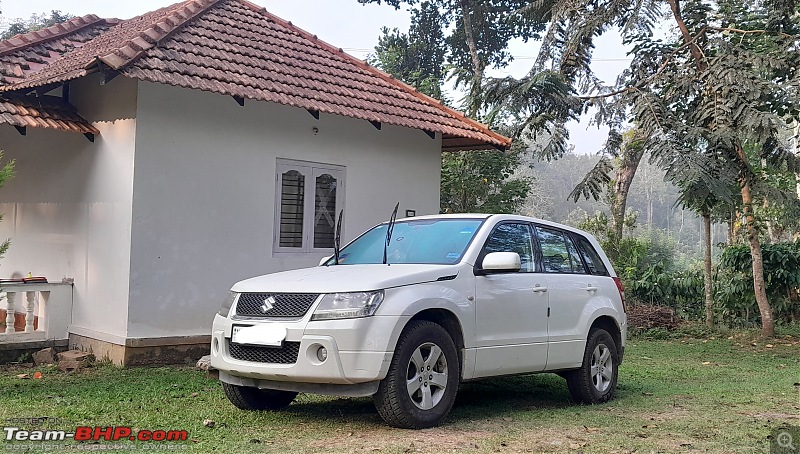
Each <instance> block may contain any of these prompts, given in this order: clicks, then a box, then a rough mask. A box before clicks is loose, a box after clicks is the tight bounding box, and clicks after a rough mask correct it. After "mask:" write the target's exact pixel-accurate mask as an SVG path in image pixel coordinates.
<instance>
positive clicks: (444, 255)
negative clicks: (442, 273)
mask: <svg viewBox="0 0 800 454" xmlns="http://www.w3.org/2000/svg"><path fill="white" fill-rule="evenodd" d="M481 223H483V220H482V219H420V220H410V221H399V222H397V223H396V224H395V225H394V231H393V232H392V240H391V242H390V243H389V248H388V250H387V257H388V259H387V261H388V263H390V264H394V263H415V264H439V265H451V264H453V263H458V262H459V261H460V260H461V256H462V255H463V254H464V251H466V249H467V246H469V243H470V241H472V238H473V237H474V236H475V232H477V231H478V229H479V228H480V226H481ZM387 228H388V225H387V224H381V225H378V226H376V227H373V228H372V229H371V230H369V231H367V232H366V233H365V234H363V235H361V236H360V237H358V238H356V240H355V241H353V242H352V243H350V244H348V245H347V246H345V247H344V248H343V249H342V251H341V253H340V254H339V264H340V265H362V264H370V263H383V245H384V243H385V242H386V229H387ZM331 264H333V260H329V261H328V262H326V265H331Z"/></svg>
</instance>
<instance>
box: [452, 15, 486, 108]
mask: <svg viewBox="0 0 800 454" xmlns="http://www.w3.org/2000/svg"><path fill="white" fill-rule="evenodd" d="M459 5H460V6H461V16H462V17H463V19H464V36H465V37H466V39H467V48H468V49H469V57H470V59H471V60H472V86H471V87H470V93H469V94H470V96H469V99H470V102H469V105H468V109H467V116H468V117H472V118H475V117H477V115H478V106H479V103H478V98H477V96H478V94H479V93H480V88H481V81H482V80H483V71H484V70H485V69H486V65H484V63H483V62H482V61H481V58H480V55H478V43H477V41H476V39H475V31H474V29H473V27H472V17H471V16H470V13H471V12H472V9H473V8H474V7H475V5H474V4H473V2H472V1H471V0H460V2H459Z"/></svg>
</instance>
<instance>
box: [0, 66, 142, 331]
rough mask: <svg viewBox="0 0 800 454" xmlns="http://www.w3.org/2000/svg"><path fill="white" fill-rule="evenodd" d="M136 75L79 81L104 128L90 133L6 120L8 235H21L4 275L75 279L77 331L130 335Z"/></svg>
mask: <svg viewBox="0 0 800 454" xmlns="http://www.w3.org/2000/svg"><path fill="white" fill-rule="evenodd" d="M136 85H137V84H136V82H135V81H133V80H129V79H125V78H122V77H118V78H116V79H114V80H113V81H112V82H111V83H110V84H108V85H105V86H101V85H100V84H99V79H97V78H94V77H91V78H87V79H85V80H81V81H77V82H75V83H73V87H72V90H71V96H72V99H71V101H72V103H73V104H74V105H76V106H77V107H78V111H79V112H80V113H81V114H82V115H83V116H84V117H85V118H87V119H89V120H90V121H92V122H94V124H95V126H96V127H97V128H98V129H99V130H100V131H101V134H100V135H99V136H97V137H96V139H95V143H90V142H89V141H88V140H87V139H86V138H85V137H84V136H83V135H82V134H78V133H67V132H62V131H55V130H51V129H41V128H28V129H27V135H26V136H21V135H20V134H19V133H18V132H17V130H16V129H15V128H14V127H12V126H9V125H0V149H3V150H5V157H6V158H12V159H15V160H16V176H15V177H14V178H13V179H12V180H11V181H10V182H9V183H8V184H7V185H6V186H5V187H4V188H2V189H0V212H2V213H4V214H5V218H4V220H3V221H2V222H0V238H3V239H4V238H11V241H12V244H11V248H10V249H9V251H8V253H7V254H6V257H5V258H4V259H3V260H1V261H0V276H1V277H10V276H11V275H12V274H14V273H20V274H23V275H27V273H28V272H31V273H33V274H34V275H41V276H45V277H47V278H48V279H49V280H50V281H54V282H60V281H61V279H62V278H64V277H71V278H74V279H75V289H74V303H73V317H72V325H73V331H74V332H80V333H85V334H89V335H92V336H93V337H97V338H101V339H103V340H108V341H119V340H120V339H124V338H125V336H126V335H127V309H126V307H127V303H128V275H129V269H130V226H131V203H132V192H133V173H132V171H133V155H134V142H133V140H134V131H135V128H136V121H135V108H136Z"/></svg>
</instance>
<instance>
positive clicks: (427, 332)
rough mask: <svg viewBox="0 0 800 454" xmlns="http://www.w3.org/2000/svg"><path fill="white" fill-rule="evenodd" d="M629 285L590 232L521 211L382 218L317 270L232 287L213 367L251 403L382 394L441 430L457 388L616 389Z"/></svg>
mask: <svg viewBox="0 0 800 454" xmlns="http://www.w3.org/2000/svg"><path fill="white" fill-rule="evenodd" d="M625 337H626V317H625V308H624V303H623V291H622V286H621V284H620V281H619V279H618V278H617V277H616V274H615V273H614V270H613V268H612V266H611V263H610V262H609V261H608V258H607V257H606V255H605V254H604V253H603V251H602V250H601V248H600V246H599V244H598V243H597V241H596V240H595V239H594V237H592V236H591V235H589V234H587V233H585V232H582V231H580V230H576V229H573V228H571V227H567V226H564V225H560V224H555V223H552V222H547V221H542V220H538V219H532V218H527V217H522V216H512V215H483V214H464V215H437V216H424V217H417V218H408V219H401V220H398V221H396V222H389V223H384V224H380V225H378V226H376V227H374V228H372V229H370V230H369V231H367V232H366V233H364V234H363V235H361V236H360V237H358V238H357V239H355V240H354V241H352V242H351V243H349V244H348V245H347V246H345V247H344V248H342V250H341V251H340V252H339V253H338V256H337V257H331V258H329V259H325V260H323V262H322V263H321V266H318V267H314V268H306V269H300V270H294V271H286V272H281V273H275V274H269V275H266V276H260V277H256V278H252V279H248V280H245V281H242V282H239V283H237V284H236V285H234V286H233V288H232V289H231V294H230V298H229V299H228V300H227V302H226V303H225V304H224V305H223V307H222V309H220V311H219V313H218V314H217V315H216V316H215V317H214V325H213V335H212V343H211V365H212V366H213V367H214V368H216V369H218V370H219V377H220V380H221V381H222V383H223V387H224V390H225V393H226V395H227V396H228V398H229V399H230V401H231V402H232V403H233V404H234V405H236V406H237V407H239V408H242V409H246V410H264V409H273V410H276V409H280V408H284V407H286V406H288V405H289V404H290V403H291V402H292V400H293V399H294V397H295V396H296V395H297V393H298V392H305V393H316V394H328V395H339V396H373V400H374V402H375V405H376V407H377V408H378V412H379V413H380V415H381V416H382V417H383V419H384V420H385V421H386V422H387V423H389V424H390V425H392V426H396V427H403V428H415V429H419V428H425V427H431V426H434V425H436V424H438V423H439V422H441V421H442V419H444V418H445V416H446V415H447V413H448V412H449V411H450V408H451V407H452V405H453V401H454V400H455V396H456V392H457V390H458V386H459V383H460V382H462V381H467V380H474V379H479V378H485V377H491V376H499V375H511V374H527V373H534V372H557V373H559V374H560V375H562V376H563V377H564V378H566V381H567V385H568V387H569V391H570V394H571V395H572V397H573V399H574V400H575V401H576V402H584V403H600V402H605V401H607V400H609V399H611V398H612V397H613V395H614V391H615V389H616V385H617V368H618V367H619V364H620V363H621V362H622V356H623V351H624V347H625Z"/></svg>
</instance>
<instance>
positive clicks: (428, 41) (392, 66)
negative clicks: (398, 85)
mask: <svg viewBox="0 0 800 454" xmlns="http://www.w3.org/2000/svg"><path fill="white" fill-rule="evenodd" d="M441 22H442V15H441V13H440V12H439V10H438V9H437V8H436V7H435V6H433V5H431V3H429V2H423V3H422V4H420V6H419V8H418V9H414V10H412V15H411V27H410V29H409V31H408V33H402V32H400V30H398V29H396V28H395V29H393V30H389V29H388V28H386V27H384V28H383V29H382V35H381V36H380V37H379V38H378V45H377V46H375V54H374V55H370V56H369V57H368V62H369V63H370V64H371V65H374V66H376V67H378V68H380V69H382V70H383V71H385V72H387V73H389V74H391V75H393V76H394V77H395V78H397V79H398V80H402V81H403V82H405V83H407V84H409V85H411V86H412V87H414V88H416V89H418V90H419V91H421V92H422V93H425V94H426V95H428V96H432V97H434V98H436V99H442V82H443V80H444V76H445V73H444V71H445V70H444V59H445V54H446V52H447V48H446V47H445V42H444V32H443V30H442V28H441V25H440V24H441Z"/></svg>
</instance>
